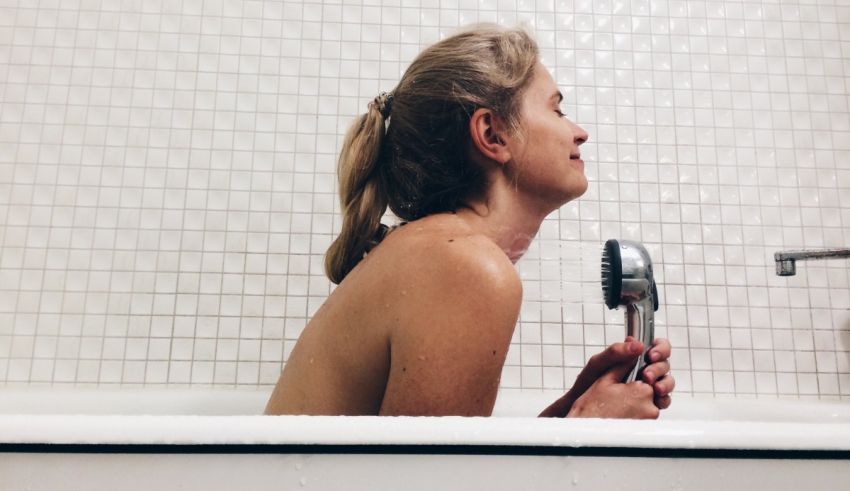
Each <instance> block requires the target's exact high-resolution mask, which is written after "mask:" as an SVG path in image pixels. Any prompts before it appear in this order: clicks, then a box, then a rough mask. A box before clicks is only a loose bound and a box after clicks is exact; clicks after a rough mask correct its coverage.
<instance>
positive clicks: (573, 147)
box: [508, 62, 587, 208]
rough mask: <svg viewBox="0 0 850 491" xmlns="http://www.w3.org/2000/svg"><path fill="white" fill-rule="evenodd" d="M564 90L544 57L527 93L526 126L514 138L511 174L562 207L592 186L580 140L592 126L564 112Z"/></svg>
mask: <svg viewBox="0 0 850 491" xmlns="http://www.w3.org/2000/svg"><path fill="white" fill-rule="evenodd" d="M561 99H562V96H561V92H560V91H559V90H558V86H557V85H556V84H555V81H554V80H553V79H552V76H551V75H550V74H549V71H548V70H546V67H544V66H543V64H542V63H539V62H538V63H537V66H536V67H535V70H534V76H533V78H532V80H531V83H530V85H529V86H528V87H527V88H526V90H525V92H524V93H523V95H522V109H521V111H520V125H519V126H520V129H519V132H518V133H515V134H512V135H511V136H510V137H509V138H508V145H509V148H510V150H511V156H512V164H513V165H509V167H508V171H509V172H511V175H510V176H509V177H511V178H512V180H513V182H514V183H515V184H516V187H517V190H520V188H522V189H524V190H526V191H528V192H529V195H530V196H532V197H533V198H535V199H539V200H540V201H541V205H545V206H551V207H554V208H557V207H559V206H561V205H563V204H564V203H566V202H568V201H571V200H573V199H575V198H578V197H579V196H581V195H582V194H584V192H585V191H586V190H587V177H586V176H585V175H584V161H582V160H581V158H580V152H579V145H581V144H582V143H584V142H585V141H587V132H585V131H584V130H583V129H582V128H581V127H580V126H578V125H577V124H575V123H573V122H572V121H570V120H569V119H567V118H566V117H565V116H564V114H563V113H562V112H561V108H560V102H561Z"/></svg>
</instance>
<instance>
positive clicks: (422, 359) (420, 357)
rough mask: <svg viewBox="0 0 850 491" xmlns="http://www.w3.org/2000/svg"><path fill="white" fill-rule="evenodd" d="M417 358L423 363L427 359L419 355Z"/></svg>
mask: <svg viewBox="0 0 850 491" xmlns="http://www.w3.org/2000/svg"><path fill="white" fill-rule="evenodd" d="M417 358H419V360H420V361H425V360H427V359H428V358H427V357H426V356H425V355H419V356H417Z"/></svg>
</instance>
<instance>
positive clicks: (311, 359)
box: [310, 356, 313, 365]
mask: <svg viewBox="0 0 850 491" xmlns="http://www.w3.org/2000/svg"><path fill="white" fill-rule="evenodd" d="M310 364H311V365H312V364H313V357H312V356H311V357H310Z"/></svg>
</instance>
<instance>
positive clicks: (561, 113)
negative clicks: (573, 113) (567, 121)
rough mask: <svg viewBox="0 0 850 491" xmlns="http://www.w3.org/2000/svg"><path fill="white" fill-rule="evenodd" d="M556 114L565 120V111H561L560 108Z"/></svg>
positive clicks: (556, 110)
mask: <svg viewBox="0 0 850 491" xmlns="http://www.w3.org/2000/svg"><path fill="white" fill-rule="evenodd" d="M555 112H556V113H558V116H560V117H562V118H563V117H564V116H566V115H565V114H564V112H563V111H561V108H560V107H559V108H558V109H555Z"/></svg>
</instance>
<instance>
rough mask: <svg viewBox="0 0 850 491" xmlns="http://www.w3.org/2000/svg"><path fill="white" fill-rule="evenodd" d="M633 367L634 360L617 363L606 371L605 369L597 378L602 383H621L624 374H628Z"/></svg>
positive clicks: (624, 376)
mask: <svg viewBox="0 0 850 491" xmlns="http://www.w3.org/2000/svg"><path fill="white" fill-rule="evenodd" d="M634 368H635V362H634V361H632V362H629V363H621V364H619V365H615V366H613V367H611V368H609V369H608V371H606V372H605V373H604V374H602V376H601V377H599V380H600V381H602V382H604V383H609V384H619V383H622V382H623V379H625V378H626V375H628V374H629V372H631V371H632V370H633V369H634ZM631 383H633V384H634V383H635V382H631ZM641 385H647V384H643V383H641Z"/></svg>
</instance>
